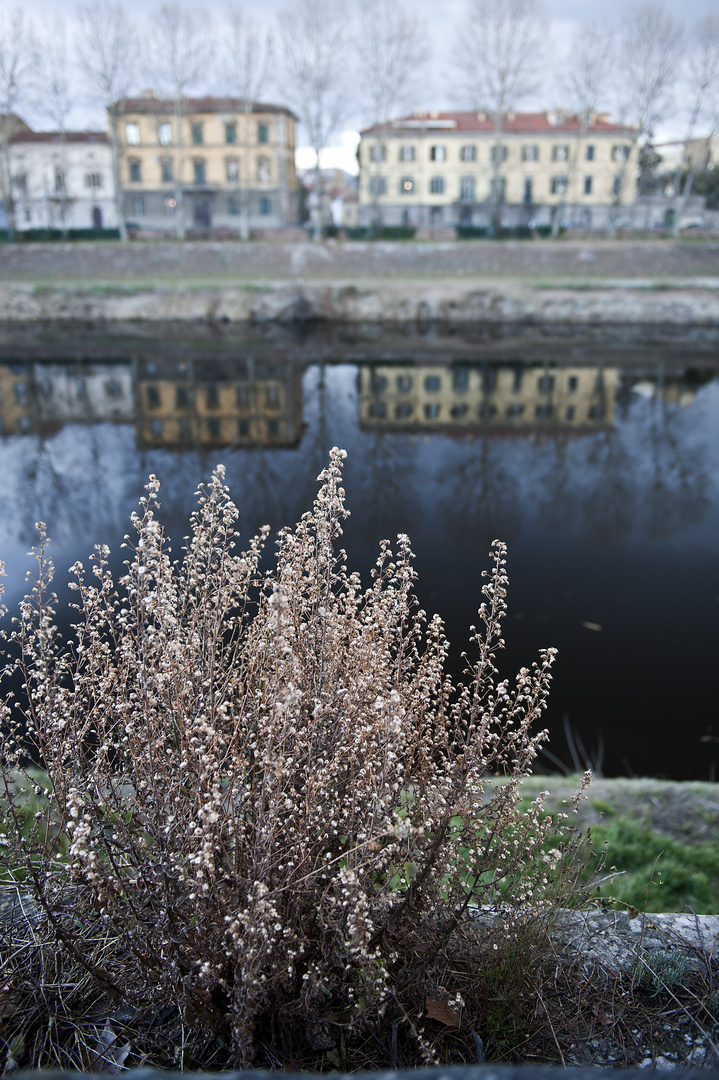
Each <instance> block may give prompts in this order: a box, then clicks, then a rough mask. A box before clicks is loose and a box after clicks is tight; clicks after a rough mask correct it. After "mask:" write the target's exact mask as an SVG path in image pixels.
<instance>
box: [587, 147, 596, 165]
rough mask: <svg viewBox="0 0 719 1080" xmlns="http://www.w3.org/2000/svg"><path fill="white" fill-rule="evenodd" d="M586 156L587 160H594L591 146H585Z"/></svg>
mask: <svg viewBox="0 0 719 1080" xmlns="http://www.w3.org/2000/svg"><path fill="white" fill-rule="evenodd" d="M586 158H587V161H594V147H593V146H588V147H587V154H586Z"/></svg>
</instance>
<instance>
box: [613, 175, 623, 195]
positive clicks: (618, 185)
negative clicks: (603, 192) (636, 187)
mask: <svg viewBox="0 0 719 1080" xmlns="http://www.w3.org/2000/svg"><path fill="white" fill-rule="evenodd" d="M621 193H622V178H621V176H615V177H614V183H613V184H612V195H621Z"/></svg>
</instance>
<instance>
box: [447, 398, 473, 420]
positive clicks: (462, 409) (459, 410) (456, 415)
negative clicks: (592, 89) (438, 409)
mask: <svg viewBox="0 0 719 1080" xmlns="http://www.w3.org/2000/svg"><path fill="white" fill-rule="evenodd" d="M449 412H450V416H451V417H452V419H453V420H461V419H462V417H464V416H466V415H467V413H468V412H469V405H468V404H467V402H466V401H463V402H462V403H461V404H459V405H453V406H452V408H451V409H450V410H449Z"/></svg>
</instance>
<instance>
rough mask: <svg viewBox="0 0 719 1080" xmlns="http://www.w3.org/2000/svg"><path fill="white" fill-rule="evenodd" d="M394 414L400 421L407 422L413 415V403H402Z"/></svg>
mask: <svg viewBox="0 0 719 1080" xmlns="http://www.w3.org/2000/svg"><path fill="white" fill-rule="evenodd" d="M394 414H395V416H396V417H397V419H398V420H407V419H408V418H409V417H410V416H411V415H412V403H411V401H400V403H399V405H398V406H397V407H396V409H395V410H394Z"/></svg>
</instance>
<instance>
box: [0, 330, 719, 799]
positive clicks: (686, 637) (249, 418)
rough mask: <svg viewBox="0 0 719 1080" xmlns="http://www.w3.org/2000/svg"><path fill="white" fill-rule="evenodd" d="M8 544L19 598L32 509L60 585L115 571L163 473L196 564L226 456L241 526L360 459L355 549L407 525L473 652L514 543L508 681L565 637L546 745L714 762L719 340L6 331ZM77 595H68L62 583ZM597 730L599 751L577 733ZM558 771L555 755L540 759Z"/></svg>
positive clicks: (457, 633)
mask: <svg viewBox="0 0 719 1080" xmlns="http://www.w3.org/2000/svg"><path fill="white" fill-rule="evenodd" d="M0 422H1V423H2V432H0V500H1V511H2V512H1V514H0V559H3V560H4V561H5V563H6V568H7V573H8V578H7V582H6V584H7V597H6V599H7V600H8V601H9V604H10V606H11V608H12V607H13V606H15V605H16V604H17V601H18V599H19V598H20V596H21V595H22V593H23V591H24V581H23V578H24V572H25V571H26V569H27V568H28V567H29V566H30V560H29V558H28V556H27V552H28V550H29V548H30V546H31V545H32V543H33V542H34V523H35V522H36V521H38V520H42V521H45V522H46V523H47V525H48V528H49V532H50V535H51V537H52V539H53V544H52V550H53V555H54V558H55V562H56V566H57V568H58V583H59V584H60V583H61V582H63V581H64V580H65V578H66V577H67V574H66V569H67V568H68V567H69V566H70V565H71V564H72V563H73V562H74V561H75V560H76V559H78V558H79V559H82V560H87V557H88V555H89V554H90V552H91V551H92V548H93V545H94V544H95V543H100V542H103V543H108V544H109V545H110V547H111V549H112V551H113V559H114V561H115V566H116V567H119V566H120V565H121V562H122V557H123V556H122V552H121V551H120V543H121V541H122V537H123V535H124V533H125V532H126V531H127V530H128V527H129V516H130V513H131V512H132V510H133V509H134V508H135V507H136V505H137V501H138V499H139V497H140V496H141V494H142V492H143V485H144V484H145V482H146V480H147V477H148V475H149V474H150V473H155V474H157V476H158V477H159V478H160V481H161V502H162V511H161V513H162V518H163V521H164V523H165V525H166V528H167V530H168V532H169V534H170V535H171V537H172V538H173V542H174V546H175V547H176V549H177V553H178V554H179V550H180V546H181V538H182V537H183V536H184V535H185V533H186V532H187V520H188V517H189V514H190V512H191V510H192V508H193V505H194V492H195V490H196V488H197V485H198V483H200V482H201V481H202V480H203V479H207V478H208V477H209V475H210V473H211V471H212V469H213V467H214V466H215V465H216V464H217V463H218V462H222V463H224V465H225V466H226V470H227V482H228V484H229V487H230V490H231V493H232V496H233V498H234V500H235V502H236V503H237V504H238V506H239V507H240V511H241V528H242V533H243V536H244V537H245V539H247V538H249V536H250V535H251V534H252V533H253V532H254V531H255V530H256V529H257V528H258V527H259V526H260V525H261V524H264V523H265V522H267V523H268V524H270V525H271V526H272V528H273V529H278V528H280V527H281V526H283V525H285V524H292V523H294V522H295V521H296V520H297V519H298V518H299V517H300V515H301V514H302V513H303V511H304V510H305V509H307V508H308V507H309V506H310V504H311V501H312V498H313V495H314V492H315V490H316V482H315V478H316V476H317V474H318V473H319V471H320V469H321V468H322V467H323V465H324V463H325V461H326V459H327V451H328V449H329V448H330V447H331V446H333V445H338V446H342V447H344V448H345V449H346V450H347V452H348V458H347V462H346V470H345V487H346V490H347V500H348V505H349V508H350V510H351V517H350V519H349V520H348V522H347V526H346V531H345V538H344V540H345V545H344V546H346V548H347V550H348V555H349V564H350V568H352V569H355V568H356V569H359V570H360V571H361V573H362V574H363V576H364V577H365V579H367V575H368V572H369V568H370V566H371V565H372V563H373V561H374V558H375V555H376V552H377V545H378V542H379V541H380V540H381V539H383V538H385V537H387V538H389V539H392V538H393V537H394V536H395V535H396V534H397V532H406V533H408V534H409V535H410V538H411V540H412V544H413V548H414V551H415V553H416V556H417V561H416V566H417V570H418V574H419V582H418V595H419V599H420V602H421V604H422V606H423V607H425V609H427V610H428V611H431V612H433V611H438V612H439V613H440V614H441V615H442V616H443V618H444V619H445V621H446V624H447V629H448V633H449V636H450V640H451V641H452V642H453V645H454V647H455V653H454V655H453V658H452V663H454V664H455V665H458V664H459V660H458V656H459V653H460V651H461V650H462V648H464V646H465V643H466V639H467V627H468V625H469V624H470V623H472V622H473V621H474V617H475V614H476V608H477V605H478V603H479V601H480V587H481V577H480V574H481V571H482V570H483V569H484V568H486V567H487V566H488V557H487V556H488V550H489V546H490V544H491V541H492V540H493V539H494V538H495V537H500V538H501V539H503V540H505V541H506V542H507V543H508V545H509V561H508V571H509V580H510V590H509V616H508V620H507V625H506V634H505V637H506V639H507V648H506V650H505V652H504V653H503V656H502V661H501V665H500V666H501V668H502V674H503V675H504V674H506V675H508V676H511V675H513V674H514V672H515V671H516V670H517V668H518V667H519V666H521V665H523V664H528V663H530V662H531V660H532V659H534V658H535V657H536V653H537V650H538V649H539V648H541V647H543V646H548V645H553V646H556V647H557V648H558V650H559V657H558V661H557V664H556V667H555V679H554V685H553V689H552V693H551V695H550V705H549V710H548V714H547V723H548V726H549V728H550V731H551V735H552V740H551V743H550V750H551V753H552V754H553V755H554V757H555V758H556V759H558V760H559V761H561V762H562V763H563V764H564V765H565V766H567V767H569V766H571V765H572V747H571V746H570V745H569V743H568V741H567V735H566V731H567V730H569V732H570V741H571V738H572V737H573V740H574V750H575V754H576V757H577V759H578V760H579V761H580V762H581V763H584V762H585V761H586V760H595V759H596V757H597V753H598V751H599V750H600V748H601V746H602V745H603V748H604V750H603V761H602V767H603V770H604V772H605V774H606V775H634V774H638V775H656V776H665V777H671V778H676V779H689V778H693V779H708V778H710V777H711V778H715V777H716V764H715V762H716V760H717V759H718V758H719V695H717V691H716V677H715V671H716V667H717V652H718V651H719V650H718V649H717V630H716V627H717V618H718V617H719V343H718V342H717V340H716V339H715V337H713V336H712V334H710V333H703V334H698V335H694V336H693V337H692V336H690V335H688V334H687V333H677V332H674V333H673V334H670V333H668V332H667V333H665V332H663V331H662V330H661V328H659V329H657V330H656V331H654V332H652V333H651V334H649V333H647V332H646V331H642V332H641V333H640V334H638V333H637V332H636V331H635V332H630V331H627V330H626V329H625V328H614V329H613V330H611V331H609V330H607V329H602V330H584V331H582V330H581V329H577V330H574V331H573V332H571V333H570V332H565V333H563V334H561V335H557V334H555V335H547V334H546V333H544V334H543V333H540V332H534V333H529V332H528V331H526V330H522V329H521V328H515V329H512V328H505V329H504V330H503V331H502V332H501V333H498V332H497V331H496V330H492V331H489V330H485V329H483V328H481V327H474V328H465V329H463V330H462V331H455V332H454V333H452V334H449V333H448V332H447V331H443V330H442V329H441V328H433V329H430V330H427V329H426V328H425V332H424V333H423V334H421V335H420V334H415V333H414V332H410V331H408V330H395V331H393V330H388V329H387V328H384V329H381V328H377V327H365V328H354V329H353V330H352V331H351V332H350V331H347V330H341V329H337V328H334V329H332V328H324V329H320V330H316V331H311V330H307V329H305V330H303V332H302V333H299V332H297V333H294V332H290V331H279V330H265V331H262V330H259V329H257V330H255V329H253V330H247V329H246V330H243V331H241V332H240V331H237V330H231V329H230V328H226V329H222V328H220V329H217V328H215V329H211V330H210V329H207V328H189V329H188V328H187V327H181V328H178V327H164V328H161V330H158V329H155V330H153V331H147V330H145V331H141V330H140V329H138V328H132V327H124V328H118V329H117V331H116V332H113V333H112V334H108V333H107V332H106V331H101V330H93V329H88V328H83V327H65V328H63V329H62V330H61V331H53V332H52V333H51V332H44V331H37V330H33V331H27V332H25V331H22V332H20V331H13V332H10V331H7V330H6V331H4V332H0ZM61 599H63V600H65V599H67V594H66V593H63V592H62V590H61ZM580 743H581V745H579V744H580ZM544 763H545V765H546V766H547V767H549V768H554V767H556V766H555V765H554V764H553V763H552V762H551V761H550V760H549V759H545V762H544Z"/></svg>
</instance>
